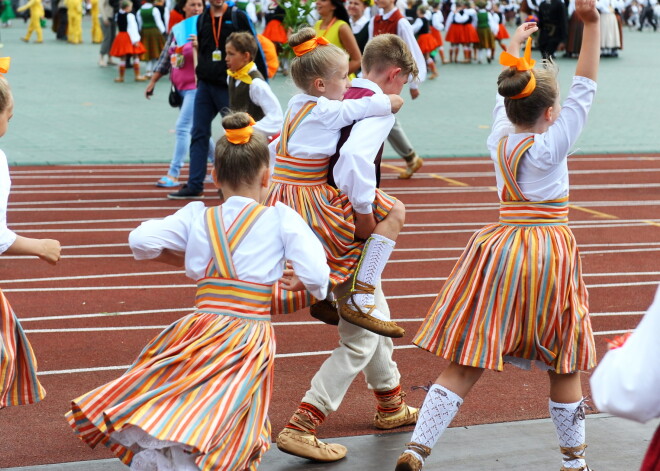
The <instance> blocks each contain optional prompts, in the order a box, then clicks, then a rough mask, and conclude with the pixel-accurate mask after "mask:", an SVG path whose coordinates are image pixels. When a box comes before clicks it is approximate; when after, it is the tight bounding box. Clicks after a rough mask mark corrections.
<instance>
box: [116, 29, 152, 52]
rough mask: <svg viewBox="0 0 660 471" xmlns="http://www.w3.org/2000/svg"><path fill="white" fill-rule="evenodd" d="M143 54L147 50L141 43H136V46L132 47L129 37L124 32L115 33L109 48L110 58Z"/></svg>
mask: <svg viewBox="0 0 660 471" xmlns="http://www.w3.org/2000/svg"><path fill="white" fill-rule="evenodd" d="M145 52H147V50H146V49H145V48H144V46H143V45H142V43H141V42H139V41H138V43H137V46H134V45H133V43H132V42H131V37H130V36H129V34H128V33H127V32H126V31H122V32H120V33H117V36H116V37H115V40H114V41H113V42H112V47H111V48H110V55H111V56H112V57H123V56H136V55H140V54H144V53H145Z"/></svg>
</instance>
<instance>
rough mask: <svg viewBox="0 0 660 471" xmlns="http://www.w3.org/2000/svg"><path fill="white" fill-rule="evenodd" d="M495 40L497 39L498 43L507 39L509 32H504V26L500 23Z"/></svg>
mask: <svg viewBox="0 0 660 471" xmlns="http://www.w3.org/2000/svg"><path fill="white" fill-rule="evenodd" d="M495 39H497V40H498V41H500V40H502V39H509V32H508V31H507V30H506V26H504V25H503V24H502V23H500V27H499V29H498V30H497V34H496V35H495Z"/></svg>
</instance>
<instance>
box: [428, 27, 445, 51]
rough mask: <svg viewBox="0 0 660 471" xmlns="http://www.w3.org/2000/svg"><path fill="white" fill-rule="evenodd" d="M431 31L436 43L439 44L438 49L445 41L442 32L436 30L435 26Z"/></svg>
mask: <svg viewBox="0 0 660 471" xmlns="http://www.w3.org/2000/svg"><path fill="white" fill-rule="evenodd" d="M430 30H431V34H432V35H433V37H434V38H435V42H437V43H438V46H437V47H440V46H442V45H443V44H444V41H443V40H442V34H440V31H438V30H437V29H435V28H434V27H433V26H431V28H430Z"/></svg>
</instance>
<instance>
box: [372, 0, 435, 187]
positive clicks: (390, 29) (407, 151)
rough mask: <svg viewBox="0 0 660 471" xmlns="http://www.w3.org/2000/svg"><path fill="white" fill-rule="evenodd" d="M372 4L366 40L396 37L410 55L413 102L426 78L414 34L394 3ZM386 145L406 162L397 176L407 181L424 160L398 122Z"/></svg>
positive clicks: (388, 0)
mask: <svg viewBox="0 0 660 471" xmlns="http://www.w3.org/2000/svg"><path fill="white" fill-rule="evenodd" d="M376 5H377V6H378V8H380V9H381V11H380V13H379V14H378V15H376V16H375V17H374V18H372V19H371V21H370V22H369V39H371V38H373V37H375V36H378V35H379V34H385V33H389V34H396V35H397V36H399V37H400V38H401V39H403V41H404V42H405V43H406V46H408V49H409V50H410V52H411V54H412V55H413V57H414V58H415V62H416V63H417V69H418V70H419V75H418V77H417V79H416V80H413V81H411V82H410V84H409V87H410V96H411V97H412V99H413V100H414V99H415V98H417V97H418V96H419V83H421V82H423V81H424V79H425V78H426V59H425V58H424V54H423V53H422V51H421V49H420V48H419V44H417V39H416V38H415V33H414V31H413V29H412V26H411V24H410V22H409V21H408V20H407V19H406V17H405V16H403V14H402V13H401V11H400V10H399V9H398V8H397V7H396V0H377V1H376ZM387 140H388V142H389V143H390V145H391V146H392V147H393V148H394V150H395V151H396V153H397V154H399V155H400V156H401V158H402V159H403V160H405V161H406V168H405V170H404V171H403V172H401V173H400V174H399V178H403V179H408V178H410V177H412V176H413V174H414V173H415V172H417V171H418V170H419V169H420V168H421V167H422V165H423V164H424V161H423V160H422V159H421V157H419V156H418V155H417V153H416V152H415V150H414V149H413V147H412V144H411V143H410V141H409V140H408V137H407V136H406V134H405V132H404V131H403V128H401V125H400V124H399V121H398V120H395V122H394V127H393V128H392V131H391V132H390V135H389V136H388V137H387Z"/></svg>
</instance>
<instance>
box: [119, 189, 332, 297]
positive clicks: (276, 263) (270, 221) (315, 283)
mask: <svg viewBox="0 0 660 471" xmlns="http://www.w3.org/2000/svg"><path fill="white" fill-rule="evenodd" d="M251 202H253V200H251V199H249V198H244V197H241V196H232V197H231V198H229V199H227V201H225V203H224V204H223V205H222V220H223V222H224V225H225V230H228V229H229V227H230V226H231V223H232V222H233V221H234V219H235V218H236V216H237V215H238V213H239V212H240V211H241V210H242V209H243V208H244V207H245V206H246V205H247V204H248V203H251ZM205 211H206V207H205V206H204V203H202V202H201V201H195V202H192V203H189V204H188V205H186V206H184V207H183V208H181V209H180V210H178V211H177V212H176V213H174V214H172V215H170V216H167V217H166V218H165V219H152V220H150V221H145V222H143V223H142V224H141V225H140V226H139V227H138V228H137V229H135V230H133V231H132V232H131V233H130V235H129V237H128V243H129V245H130V247H131V250H132V251H133V255H134V256H135V258H136V259H137V260H149V259H153V258H156V257H158V256H159V255H160V254H161V252H162V251H163V249H170V250H172V251H177V252H185V268H186V275H187V276H189V277H190V278H192V279H193V280H198V279H200V278H202V277H204V276H205V272H206V267H207V266H208V263H209V261H210V260H211V258H212V257H213V252H212V249H211V245H210V242H209V235H208V232H207V230H206V223H205ZM232 259H233V262H234V267H235V268H236V274H237V277H238V279H240V280H243V281H250V282H253V283H263V284H272V283H274V282H275V281H277V280H278V279H279V278H280V277H281V276H282V273H283V268H284V261H285V260H288V261H290V262H291V263H292V265H293V269H294V271H295V272H296V275H298V277H299V278H300V280H301V281H302V282H303V283H304V285H305V287H306V288H307V290H308V291H309V292H310V293H312V295H314V296H315V297H316V298H317V299H325V297H326V295H327V289H328V280H329V277H330V268H329V267H328V264H327V262H326V256H325V251H324V249H323V246H322V245H321V242H320V241H319V239H318V238H317V237H316V236H315V235H314V233H313V232H312V230H311V229H310V228H309V226H307V224H306V223H305V221H304V220H303V219H302V218H301V217H300V215H299V214H298V213H296V212H295V211H294V210H292V209H291V208H289V207H288V206H286V205H284V204H282V203H276V204H275V206H270V207H268V209H267V210H266V212H265V213H264V214H263V215H262V216H261V217H260V218H259V219H258V220H257V222H256V223H255V225H254V226H253V227H252V229H251V230H250V231H249V232H248V233H247V235H246V236H245V238H244V239H243V240H242V241H241V243H240V244H239V245H238V247H237V248H236V250H235V252H234V254H233V256H232Z"/></svg>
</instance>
